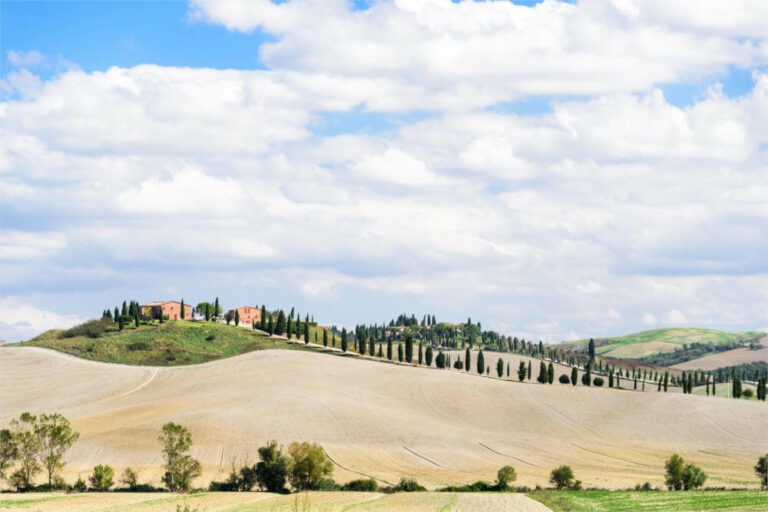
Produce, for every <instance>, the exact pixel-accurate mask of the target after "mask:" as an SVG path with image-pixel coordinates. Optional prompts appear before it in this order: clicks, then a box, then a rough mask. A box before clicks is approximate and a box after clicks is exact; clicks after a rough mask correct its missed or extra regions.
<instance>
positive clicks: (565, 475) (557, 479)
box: [549, 466, 581, 489]
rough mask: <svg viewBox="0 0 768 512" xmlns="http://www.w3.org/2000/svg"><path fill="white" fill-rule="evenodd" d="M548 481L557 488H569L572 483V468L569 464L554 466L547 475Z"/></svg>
mask: <svg viewBox="0 0 768 512" xmlns="http://www.w3.org/2000/svg"><path fill="white" fill-rule="evenodd" d="M549 481H550V482H551V483H552V484H554V486H555V487H556V488H558V489H570V488H571V487H573V484H574V480H573V470H572V469H571V467H570V466H560V467H558V468H555V469H553V470H552V473H550V475H549ZM579 483H581V482H579Z"/></svg>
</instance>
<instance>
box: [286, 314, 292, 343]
mask: <svg viewBox="0 0 768 512" xmlns="http://www.w3.org/2000/svg"><path fill="white" fill-rule="evenodd" d="M292 324H293V322H292V320H291V317H288V320H287V321H286V326H285V330H286V331H288V339H289V340H290V339H291V338H293V325H292Z"/></svg>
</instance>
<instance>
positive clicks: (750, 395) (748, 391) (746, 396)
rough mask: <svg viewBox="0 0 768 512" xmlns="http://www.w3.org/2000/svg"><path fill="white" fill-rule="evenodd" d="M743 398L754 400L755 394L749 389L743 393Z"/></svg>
mask: <svg viewBox="0 0 768 512" xmlns="http://www.w3.org/2000/svg"><path fill="white" fill-rule="evenodd" d="M741 396H742V398H752V397H753V396H755V394H754V392H753V391H752V390H751V389H749V388H747V389H745V390H744V391H742V392H741Z"/></svg>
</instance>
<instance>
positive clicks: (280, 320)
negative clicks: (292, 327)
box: [275, 309, 287, 336]
mask: <svg viewBox="0 0 768 512" xmlns="http://www.w3.org/2000/svg"><path fill="white" fill-rule="evenodd" d="M286 331H287V327H286V319H285V313H283V310H282V309H281V310H280V311H278V313H277V325H275V334H277V335H279V336H283V335H284V334H285V332H286Z"/></svg>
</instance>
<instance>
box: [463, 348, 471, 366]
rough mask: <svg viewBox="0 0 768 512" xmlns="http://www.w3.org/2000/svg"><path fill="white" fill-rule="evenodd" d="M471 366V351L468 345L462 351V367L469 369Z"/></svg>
mask: <svg viewBox="0 0 768 512" xmlns="http://www.w3.org/2000/svg"><path fill="white" fill-rule="evenodd" d="M471 367H472V353H471V352H470V351H469V347H467V350H466V351H465V352H464V369H465V370H467V371H469V369H470V368H471Z"/></svg>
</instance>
